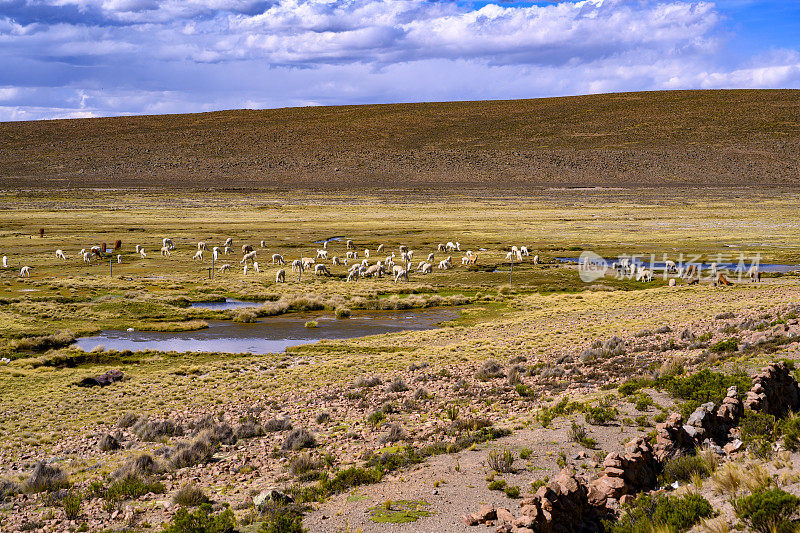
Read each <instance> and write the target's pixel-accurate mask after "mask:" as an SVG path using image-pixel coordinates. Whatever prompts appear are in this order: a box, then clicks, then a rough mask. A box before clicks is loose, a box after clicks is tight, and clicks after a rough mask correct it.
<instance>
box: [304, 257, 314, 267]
mask: <svg viewBox="0 0 800 533" xmlns="http://www.w3.org/2000/svg"><path fill="white" fill-rule="evenodd" d="M314 263H316V261H315V260H314V259H311V258H310V257H304V258H303V268H304V269H309V268H311V265H313V264H314Z"/></svg>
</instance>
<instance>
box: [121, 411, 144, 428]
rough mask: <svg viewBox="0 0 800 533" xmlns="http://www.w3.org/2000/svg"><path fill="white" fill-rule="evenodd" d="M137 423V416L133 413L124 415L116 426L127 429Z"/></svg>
mask: <svg viewBox="0 0 800 533" xmlns="http://www.w3.org/2000/svg"><path fill="white" fill-rule="evenodd" d="M138 421H139V415H137V414H134V413H125V414H124V415H122V416H121V417H120V419H119V421H118V422H117V426H118V427H121V428H129V427H131V426H133V425H134V424H135V423H136V422H138Z"/></svg>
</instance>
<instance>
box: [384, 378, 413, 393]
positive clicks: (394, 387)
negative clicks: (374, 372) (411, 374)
mask: <svg viewBox="0 0 800 533" xmlns="http://www.w3.org/2000/svg"><path fill="white" fill-rule="evenodd" d="M386 390H388V391H389V392H405V391H407V390H408V385H406V382H405V381H403V380H402V379H401V378H399V377H398V378H394V380H393V381H392V382H391V383H389V386H388V387H387V388H386Z"/></svg>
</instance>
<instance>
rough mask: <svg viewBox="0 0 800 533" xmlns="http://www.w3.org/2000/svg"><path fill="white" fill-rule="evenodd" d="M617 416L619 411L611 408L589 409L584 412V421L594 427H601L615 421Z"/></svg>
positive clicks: (598, 407)
mask: <svg viewBox="0 0 800 533" xmlns="http://www.w3.org/2000/svg"><path fill="white" fill-rule="evenodd" d="M618 416H619V411H617V409H616V408H613V407H603V406H597V407H590V408H589V409H587V410H586V421H587V422H588V423H589V424H592V425H595V426H603V425H606V424H608V423H609V422H611V421H612V420H616V419H617V417H618Z"/></svg>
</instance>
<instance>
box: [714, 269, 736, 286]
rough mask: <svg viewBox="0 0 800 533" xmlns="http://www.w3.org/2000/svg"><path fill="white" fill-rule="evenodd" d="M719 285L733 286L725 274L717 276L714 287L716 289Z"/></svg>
mask: <svg viewBox="0 0 800 533" xmlns="http://www.w3.org/2000/svg"><path fill="white" fill-rule="evenodd" d="M717 285H727V286H730V285H732V283H731V282H730V281H728V278H726V277H725V274H723V273H722V272H720V273H719V274H717V279H716V280H715V281H714V286H715V287H716V286H717Z"/></svg>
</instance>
